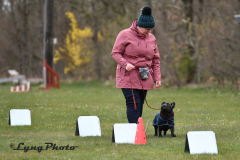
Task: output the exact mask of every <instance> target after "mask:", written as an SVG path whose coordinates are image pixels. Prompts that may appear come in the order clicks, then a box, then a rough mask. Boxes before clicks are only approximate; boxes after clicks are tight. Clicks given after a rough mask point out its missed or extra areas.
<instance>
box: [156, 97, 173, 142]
mask: <svg viewBox="0 0 240 160" xmlns="http://www.w3.org/2000/svg"><path fill="white" fill-rule="evenodd" d="M174 107H175V102H172V103H171V104H169V103H166V102H163V103H162V106H161V111H160V112H158V113H157V115H156V116H155V118H154V120H153V126H154V128H155V135H154V136H157V135H158V133H157V130H158V129H159V137H162V131H164V135H166V132H167V131H168V130H169V129H170V130H171V136H172V137H176V135H175V134H174V112H173V108H174Z"/></svg>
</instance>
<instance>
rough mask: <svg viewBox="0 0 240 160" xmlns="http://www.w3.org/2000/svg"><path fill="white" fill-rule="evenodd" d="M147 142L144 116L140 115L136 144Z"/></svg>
mask: <svg viewBox="0 0 240 160" xmlns="http://www.w3.org/2000/svg"><path fill="white" fill-rule="evenodd" d="M146 143H147V139H146V134H145V130H144V125H143V119H142V117H139V118H138V124H137V131H136V136H135V141H134V144H146Z"/></svg>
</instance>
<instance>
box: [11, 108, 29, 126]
mask: <svg viewBox="0 0 240 160" xmlns="http://www.w3.org/2000/svg"><path fill="white" fill-rule="evenodd" d="M9 125H11V126H25V125H26V126H30V125H31V112H30V110H29V109H11V110H10V112H9Z"/></svg>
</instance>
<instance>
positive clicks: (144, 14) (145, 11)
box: [137, 6, 155, 28]
mask: <svg viewBox="0 0 240 160" xmlns="http://www.w3.org/2000/svg"><path fill="white" fill-rule="evenodd" d="M137 26H139V27H143V28H153V27H154V26H155V21H154V18H153V16H152V9H151V7H149V6H144V7H143V8H142V9H141V15H140V16H139V18H138V23H137Z"/></svg>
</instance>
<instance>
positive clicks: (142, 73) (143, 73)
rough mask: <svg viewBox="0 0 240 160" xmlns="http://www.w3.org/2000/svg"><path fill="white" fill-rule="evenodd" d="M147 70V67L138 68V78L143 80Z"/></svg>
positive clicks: (146, 75) (146, 77) (146, 76)
mask: <svg viewBox="0 0 240 160" xmlns="http://www.w3.org/2000/svg"><path fill="white" fill-rule="evenodd" d="M148 72H149V68H148V67H146V68H139V74H140V78H141V79H143V80H145V79H148Z"/></svg>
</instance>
